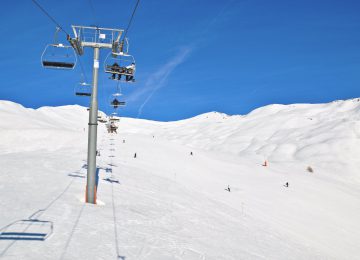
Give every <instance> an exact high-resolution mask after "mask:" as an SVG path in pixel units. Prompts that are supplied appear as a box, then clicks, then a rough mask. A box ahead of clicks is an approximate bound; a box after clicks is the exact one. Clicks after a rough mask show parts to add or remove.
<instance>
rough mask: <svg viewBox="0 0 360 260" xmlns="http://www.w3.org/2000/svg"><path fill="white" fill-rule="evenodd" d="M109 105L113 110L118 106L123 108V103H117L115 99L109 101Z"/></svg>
mask: <svg viewBox="0 0 360 260" xmlns="http://www.w3.org/2000/svg"><path fill="white" fill-rule="evenodd" d="M110 105H111V106H112V107H113V108H115V109H116V108H118V107H120V106H125V101H119V100H118V99H117V98H116V97H115V98H114V99H113V100H112V101H111V103H110Z"/></svg>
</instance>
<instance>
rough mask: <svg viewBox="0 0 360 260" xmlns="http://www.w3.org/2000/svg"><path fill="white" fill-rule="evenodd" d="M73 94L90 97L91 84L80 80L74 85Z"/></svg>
mask: <svg viewBox="0 0 360 260" xmlns="http://www.w3.org/2000/svg"><path fill="white" fill-rule="evenodd" d="M75 95H76V96H80V97H90V96H91V84H89V83H86V82H80V83H79V84H78V85H77V86H76V87H75Z"/></svg>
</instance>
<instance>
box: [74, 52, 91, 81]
mask: <svg viewBox="0 0 360 260" xmlns="http://www.w3.org/2000/svg"><path fill="white" fill-rule="evenodd" d="M76 55H77V57H78V60H79V64H80V69H81V73H82V75H83V77H84V82H86V83H88V82H89V81H88V77H87V76H86V73H85V70H84V66H83V64H82V62H81V59H80V56H79V54H77V53H76Z"/></svg>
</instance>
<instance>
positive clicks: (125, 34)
mask: <svg viewBox="0 0 360 260" xmlns="http://www.w3.org/2000/svg"><path fill="white" fill-rule="evenodd" d="M139 3H140V0H137V2H136V5H135V7H134V10H133V12H132V14H131V17H130V20H129V23H128V26H127V27H126V29H125V32H124V37H123V40H122V41H121V44H120V52H123V47H124V39H126V36H127V34H128V32H129V29H130V26H131V23H132V21H133V19H134V16H135V13H136V10H137V8H138V6H139Z"/></svg>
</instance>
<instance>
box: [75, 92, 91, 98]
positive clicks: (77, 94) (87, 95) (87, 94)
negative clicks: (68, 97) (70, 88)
mask: <svg viewBox="0 0 360 260" xmlns="http://www.w3.org/2000/svg"><path fill="white" fill-rule="evenodd" d="M75 95H76V96H83V97H91V93H84V92H75Z"/></svg>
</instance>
